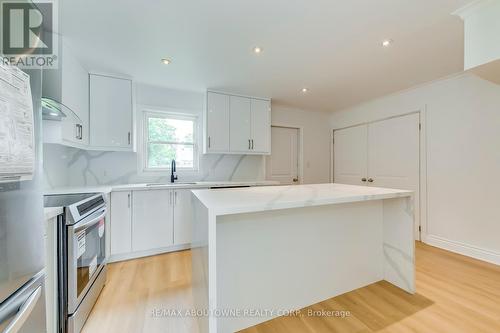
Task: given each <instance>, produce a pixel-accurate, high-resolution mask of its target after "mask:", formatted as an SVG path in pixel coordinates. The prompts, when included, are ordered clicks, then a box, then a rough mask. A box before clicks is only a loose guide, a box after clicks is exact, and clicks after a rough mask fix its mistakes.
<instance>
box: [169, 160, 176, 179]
mask: <svg viewBox="0 0 500 333" xmlns="http://www.w3.org/2000/svg"><path fill="white" fill-rule="evenodd" d="M176 180H177V172H176V170H175V160H174V159H172V165H171V167H170V182H171V183H174V182H175V181H176Z"/></svg>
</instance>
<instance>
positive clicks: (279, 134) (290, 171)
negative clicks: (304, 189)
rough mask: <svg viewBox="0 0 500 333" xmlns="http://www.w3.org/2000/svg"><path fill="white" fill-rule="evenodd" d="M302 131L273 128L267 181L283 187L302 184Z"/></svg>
mask: <svg viewBox="0 0 500 333" xmlns="http://www.w3.org/2000/svg"><path fill="white" fill-rule="evenodd" d="M299 142H300V129H299V128H294V127H283V126H272V127H271V155H268V156H266V179H267V180H273V181H279V182H280V184H282V185H295V184H299V183H301V176H300V174H301V172H300V171H301V167H300V165H301V163H300V144H299Z"/></svg>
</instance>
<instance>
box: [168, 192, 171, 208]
mask: <svg viewBox="0 0 500 333" xmlns="http://www.w3.org/2000/svg"><path fill="white" fill-rule="evenodd" d="M168 204H169V205H172V191H170V192H169V193H168Z"/></svg>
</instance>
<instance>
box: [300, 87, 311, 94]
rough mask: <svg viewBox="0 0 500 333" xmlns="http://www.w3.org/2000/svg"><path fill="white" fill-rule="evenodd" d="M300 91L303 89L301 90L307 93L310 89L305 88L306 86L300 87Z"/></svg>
mask: <svg viewBox="0 0 500 333" xmlns="http://www.w3.org/2000/svg"><path fill="white" fill-rule="evenodd" d="M300 91H301V92H303V93H304V94H305V93H306V92H308V91H309V89H307V88H305V87H304V88H302V89H300Z"/></svg>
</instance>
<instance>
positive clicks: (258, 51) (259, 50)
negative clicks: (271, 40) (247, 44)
mask: <svg viewBox="0 0 500 333" xmlns="http://www.w3.org/2000/svg"><path fill="white" fill-rule="evenodd" d="M261 52H262V48H260V47H258V46H256V47H254V48H253V53H257V54H259V53H261Z"/></svg>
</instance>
